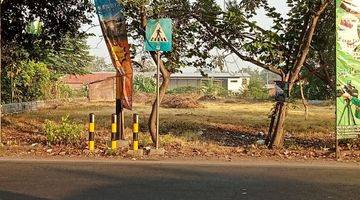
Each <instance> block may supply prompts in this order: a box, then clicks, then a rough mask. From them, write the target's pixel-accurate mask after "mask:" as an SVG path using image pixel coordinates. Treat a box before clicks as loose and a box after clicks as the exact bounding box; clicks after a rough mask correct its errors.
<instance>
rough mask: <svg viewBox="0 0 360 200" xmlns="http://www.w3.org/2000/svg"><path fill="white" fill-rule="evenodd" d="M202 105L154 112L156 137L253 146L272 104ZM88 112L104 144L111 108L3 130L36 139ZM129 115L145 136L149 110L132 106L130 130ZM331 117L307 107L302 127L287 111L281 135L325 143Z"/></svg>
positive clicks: (40, 116)
mask: <svg viewBox="0 0 360 200" xmlns="http://www.w3.org/2000/svg"><path fill="white" fill-rule="evenodd" d="M202 105H203V107H201V108H197V109H171V108H162V109H160V116H161V130H160V131H161V133H162V134H171V135H173V136H176V137H177V138H180V139H181V140H184V141H196V140H208V141H211V140H213V141H214V142H216V143H219V144H222V143H224V142H225V143H226V141H228V140H229V141H230V140H235V139H236V138H238V136H239V135H240V136H241V135H242V134H245V135H249V137H250V138H249V141H250V142H253V141H254V140H256V137H253V135H256V134H257V133H258V132H264V133H266V132H267V126H268V123H269V119H268V113H269V111H270V109H271V107H272V106H273V103H270V102H264V103H244V102H242V103H241V102H231V103H225V102H203V103H202ZM91 112H93V113H95V115H96V130H97V131H98V132H99V134H101V136H102V137H104V138H107V137H108V136H110V119H111V118H110V116H111V114H112V113H113V112H114V104H113V103H79V104H74V103H72V104H69V105H63V106H60V107H57V108H55V109H46V110H40V111H36V112H31V113H24V114H17V115H12V116H7V117H5V123H4V128H5V133H6V130H7V129H8V130H9V129H12V131H14V130H17V131H18V132H21V131H28V132H30V134H41V126H42V123H43V122H44V121H45V119H50V120H53V121H60V120H61V117H62V116H66V115H69V117H70V119H72V120H74V121H76V122H77V123H81V124H84V126H85V125H86V124H87V122H88V121H87V120H88V114H89V113H91ZM134 112H136V113H138V114H139V115H140V127H141V130H142V132H147V119H148V116H149V112H150V106H149V105H143V104H135V106H134V111H126V112H125V113H126V117H125V119H126V126H127V127H131V120H132V117H131V115H132V113H134ZM334 113H335V110H334V108H333V107H331V106H310V113H309V119H308V120H306V121H305V120H304V113H303V110H302V108H301V107H300V106H295V107H294V108H289V112H288V118H287V120H286V132H287V134H288V135H291V136H293V137H297V138H302V139H312V138H316V139H329V138H330V136H331V134H332V133H333V132H334V126H335V124H334V121H335V120H334V118H335V114H334ZM8 132H9V131H8ZM222 134H225V135H222ZM127 137H129V138H131V129H128V130H127ZM142 138H143V140H144V145H148V144H149V143H150V138H149V137H148V136H147V135H146V136H145V135H144V137H142ZM226 138H228V140H227V139H226ZM165 140H166V138H165ZM239 144H242V143H237V142H236V141H235V143H234V144H228V145H226V144H224V145H226V146H236V145H239Z"/></svg>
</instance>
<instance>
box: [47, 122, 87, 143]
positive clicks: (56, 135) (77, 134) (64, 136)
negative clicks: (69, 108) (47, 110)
mask: <svg viewBox="0 0 360 200" xmlns="http://www.w3.org/2000/svg"><path fill="white" fill-rule="evenodd" d="M43 129H44V135H45V136H46V138H47V141H48V142H49V143H50V144H59V143H60V144H75V143H78V142H79V141H80V139H81V136H82V132H83V131H84V126H83V125H82V124H76V123H75V122H73V121H71V120H70V119H69V116H66V117H62V118H61V123H60V124H57V123H55V122H53V121H50V120H45V123H44V127H43Z"/></svg>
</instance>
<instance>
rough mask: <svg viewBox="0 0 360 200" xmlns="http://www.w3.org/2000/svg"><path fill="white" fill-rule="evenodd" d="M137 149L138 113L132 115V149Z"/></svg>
mask: <svg viewBox="0 0 360 200" xmlns="http://www.w3.org/2000/svg"><path fill="white" fill-rule="evenodd" d="M138 149H139V115H138V114H134V115H133V150H134V151H137V150H138Z"/></svg>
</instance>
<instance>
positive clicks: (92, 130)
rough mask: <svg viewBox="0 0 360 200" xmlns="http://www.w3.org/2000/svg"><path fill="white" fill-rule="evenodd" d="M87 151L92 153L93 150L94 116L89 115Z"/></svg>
mask: <svg viewBox="0 0 360 200" xmlns="http://www.w3.org/2000/svg"><path fill="white" fill-rule="evenodd" d="M89 120H90V123H89V150H90V152H94V149H95V141H94V139H95V115H94V113H91V114H90V115H89Z"/></svg>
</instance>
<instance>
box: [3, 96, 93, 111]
mask: <svg viewBox="0 0 360 200" xmlns="http://www.w3.org/2000/svg"><path fill="white" fill-rule="evenodd" d="M80 100H81V101H87V98H76V99H66V100H64V99H56V100H46V101H31V102H21V103H9V104H3V105H2V106H1V111H2V112H1V113H2V114H3V115H6V114H15V113H23V112H30V111H35V110H38V109H46V108H53V107H56V106H58V105H59V104H62V103H63V102H66V101H67V102H69V101H80Z"/></svg>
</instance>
